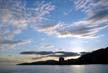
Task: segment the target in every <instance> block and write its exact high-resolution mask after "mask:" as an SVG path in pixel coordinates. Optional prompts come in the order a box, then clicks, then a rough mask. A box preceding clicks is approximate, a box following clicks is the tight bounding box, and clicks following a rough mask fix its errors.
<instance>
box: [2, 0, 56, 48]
mask: <svg viewBox="0 0 108 73" xmlns="http://www.w3.org/2000/svg"><path fill="white" fill-rule="evenodd" d="M54 8H55V6H54V5H52V3H51V2H48V3H45V2H44V1H34V0H33V3H32V4H31V6H29V2H28V1H27V0H14V1H13V0H9V1H7V0H0V40H2V41H1V42H2V43H1V44H0V45H6V46H8V45H9V43H10V44H13V43H14V42H15V44H16V43H17V44H20V43H19V42H24V41H23V40H22V41H19V42H18V41H17V42H16V41H10V40H13V39H14V38H15V37H16V36H17V35H19V34H20V33H22V32H23V31H24V30H25V29H27V27H28V26H32V27H34V26H37V25H38V24H41V23H42V22H43V21H45V20H46V19H47V17H46V16H47V15H48V14H50V12H51V11H53V10H54ZM15 44H14V45H15ZM9 46H10V45H9Z"/></svg>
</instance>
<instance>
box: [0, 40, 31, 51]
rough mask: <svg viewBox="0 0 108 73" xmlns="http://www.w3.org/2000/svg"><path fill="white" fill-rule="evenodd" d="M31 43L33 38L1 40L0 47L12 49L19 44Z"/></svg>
mask: <svg viewBox="0 0 108 73" xmlns="http://www.w3.org/2000/svg"><path fill="white" fill-rule="evenodd" d="M29 43H31V40H0V49H4V48H6V49H8V48H9V49H10V48H13V47H16V46H19V45H26V44H29Z"/></svg>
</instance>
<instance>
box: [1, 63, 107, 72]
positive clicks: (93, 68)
mask: <svg viewBox="0 0 108 73" xmlns="http://www.w3.org/2000/svg"><path fill="white" fill-rule="evenodd" d="M0 73H108V65H54V66H52V65H35V66H0Z"/></svg>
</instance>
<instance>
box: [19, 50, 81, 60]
mask: <svg viewBox="0 0 108 73" xmlns="http://www.w3.org/2000/svg"><path fill="white" fill-rule="evenodd" d="M20 54H25V55H30V54H36V55H42V56H41V58H43V57H48V56H52V57H61V56H62V57H70V56H79V55H80V54H78V53H74V52H64V51H58V52H51V51H41V52H38V51H37V52H36V51H24V52H21V53H20ZM37 59H38V58H37Z"/></svg>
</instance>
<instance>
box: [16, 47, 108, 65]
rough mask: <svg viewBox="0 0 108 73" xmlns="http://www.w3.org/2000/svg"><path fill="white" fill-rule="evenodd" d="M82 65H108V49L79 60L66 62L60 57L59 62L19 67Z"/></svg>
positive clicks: (50, 61)
mask: <svg viewBox="0 0 108 73" xmlns="http://www.w3.org/2000/svg"><path fill="white" fill-rule="evenodd" d="M79 64H80V65H81V64H108V47H107V48H102V49H99V50H96V51H93V52H90V53H87V54H84V55H82V56H81V57H79V58H77V59H68V60H64V58H63V57H59V61H55V60H47V61H38V62H32V63H21V64H18V65H79Z"/></svg>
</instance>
